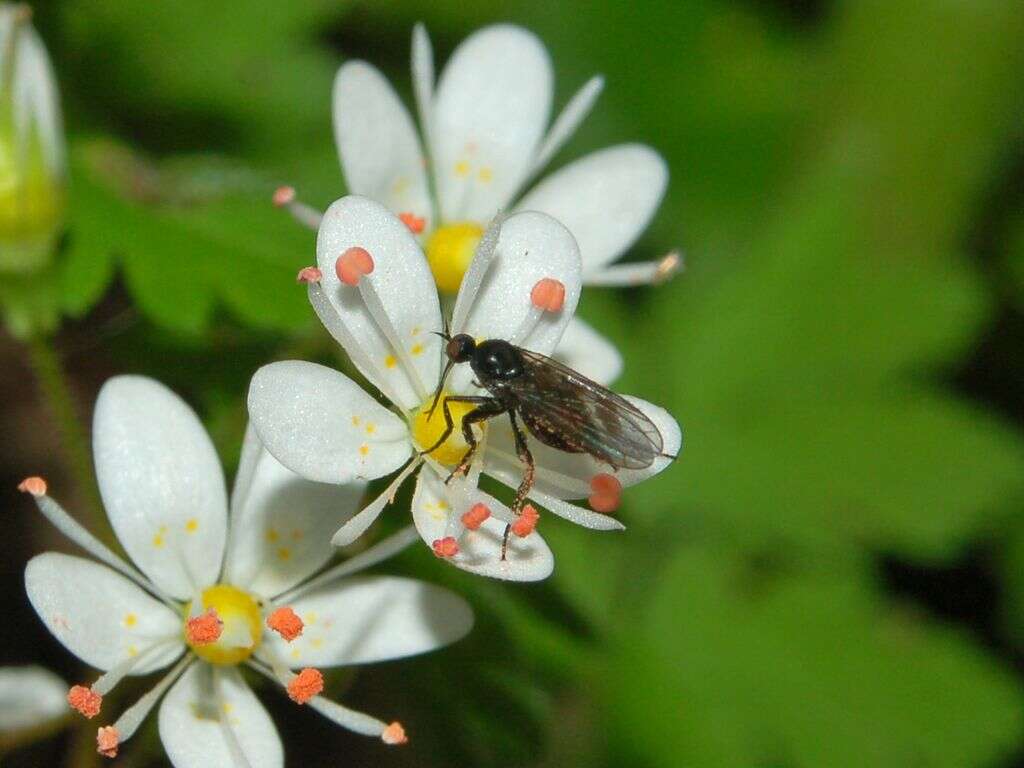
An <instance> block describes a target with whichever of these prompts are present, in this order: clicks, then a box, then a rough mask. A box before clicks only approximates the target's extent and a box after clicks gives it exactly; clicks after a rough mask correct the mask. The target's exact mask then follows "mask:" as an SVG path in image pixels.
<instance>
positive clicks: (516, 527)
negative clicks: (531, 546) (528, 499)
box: [512, 504, 540, 539]
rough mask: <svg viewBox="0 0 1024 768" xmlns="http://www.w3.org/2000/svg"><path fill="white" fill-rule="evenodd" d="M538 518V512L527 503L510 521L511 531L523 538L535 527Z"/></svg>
mask: <svg viewBox="0 0 1024 768" xmlns="http://www.w3.org/2000/svg"><path fill="white" fill-rule="evenodd" d="M539 520H540V514H539V513H538V512H537V509H536V508H535V507H534V506H533V505H532V504H527V505H526V506H525V507H523V511H522V512H520V513H519V517H517V518H516V519H515V520H514V521H513V522H512V533H514V534H515V535H516V536H518V537H519V538H521V539H525V538H526V537H527V536H529V535H530V534H531V533H533V532H534V530H535V529H536V528H537V521H539Z"/></svg>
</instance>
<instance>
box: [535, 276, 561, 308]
mask: <svg viewBox="0 0 1024 768" xmlns="http://www.w3.org/2000/svg"><path fill="white" fill-rule="evenodd" d="M530 301H532V302H533V306H535V307H537V309H541V310H544V311H545V312H558V311H559V310H560V309H561V308H562V305H563V304H565V286H564V285H562V283H561V282H559V281H558V280H555V279H554V278H553V277H545V278H544V279H543V280H538V281H537V284H536V285H535V286H533V290H532V291H530Z"/></svg>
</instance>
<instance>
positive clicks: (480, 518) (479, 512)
mask: <svg viewBox="0 0 1024 768" xmlns="http://www.w3.org/2000/svg"><path fill="white" fill-rule="evenodd" d="M490 516H491V510H490V509H488V507H487V505H486V504H482V503H480V502H477V503H476V504H474V505H473V506H472V507H470V508H469V511H468V512H466V513H465V514H463V515H462V524H463V525H464V526H466V528H467V530H470V531H475V530H478V529H479V528H480V526H481V525H483V522H484V520H486V519H487V518H489V517H490Z"/></svg>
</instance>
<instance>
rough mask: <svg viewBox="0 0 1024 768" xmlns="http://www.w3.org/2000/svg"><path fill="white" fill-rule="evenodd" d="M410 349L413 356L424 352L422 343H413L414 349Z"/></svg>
mask: <svg viewBox="0 0 1024 768" xmlns="http://www.w3.org/2000/svg"><path fill="white" fill-rule="evenodd" d="M409 351H410V352H411V353H412V355H413V357H415V356H416V355H422V354H423V345H422V344H413V345H412V349H410V350H409Z"/></svg>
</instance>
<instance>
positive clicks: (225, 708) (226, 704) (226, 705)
mask: <svg viewBox="0 0 1024 768" xmlns="http://www.w3.org/2000/svg"><path fill="white" fill-rule="evenodd" d="M221 709H222V710H223V711H224V714H225V715H230V714H231V710H232V709H234V707H232V706H231V702H230V701H225V702H224V703H223V704H221Z"/></svg>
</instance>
